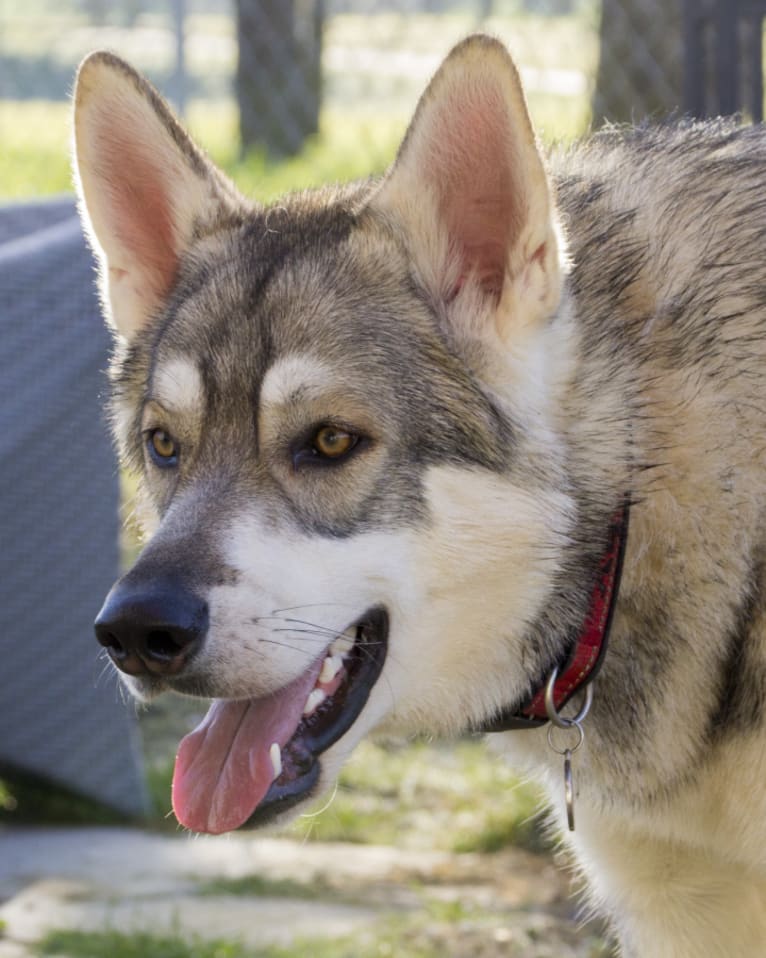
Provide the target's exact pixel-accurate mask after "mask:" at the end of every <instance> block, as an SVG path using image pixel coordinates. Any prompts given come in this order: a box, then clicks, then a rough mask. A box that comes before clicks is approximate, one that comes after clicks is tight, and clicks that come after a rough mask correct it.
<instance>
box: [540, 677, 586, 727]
mask: <svg viewBox="0 0 766 958" xmlns="http://www.w3.org/2000/svg"><path fill="white" fill-rule="evenodd" d="M558 676H559V670H558V666H554V667H553V671H552V672H551V674H550V675H549V676H548V681H547V683H546V685H545V712H546V714H547V716H548V718H549V720H550V721H551V722H553V724H554V725H555V726H556V727H557V728H572V727H573V726H577V727H578V728H579V727H580V723H581V722H583V721H584V720H585V716H586V715H587V714H588V712H590V707H591V705H592V704H593V685H592V684H591V685H587V686H586V687H585V701H584V702H583V704H582V708H581V709H580V711H579V712H578V713H577V715H575V716H574V718H567V717H566V716H565V715H562V714H561V713H560V712H559V711H558V709H557V708H556V704H555V702H554V701H553V693H554V689H555V685H556V679H557V678H558Z"/></svg>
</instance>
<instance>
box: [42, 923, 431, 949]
mask: <svg viewBox="0 0 766 958" xmlns="http://www.w3.org/2000/svg"><path fill="white" fill-rule="evenodd" d="M419 939H421V936H420V935H419V934H418V930H417V927H413V923H411V922H407V921H401V920H398V919H393V920H391V921H388V922H386V928H385V929H383V928H381V929H380V931H379V932H370V933H367V934H362V935H355V936H354V938H353V939H352V938H343V939H331V940H323V939H321V938H318V939H312V940H311V941H302V942H296V943H295V944H294V945H292V946H290V947H281V946H279V945H266V946H263V947H255V948H252V947H248V946H246V945H243V944H241V943H240V942H237V941H230V940H226V939H216V940H203V939H201V938H199V937H193V938H189V939H186V938H182V937H180V936H175V935H152V934H149V933H147V932H134V933H131V934H123V933H122V932H118V931H104V932H86V931H65V930H54V931H52V932H50V933H49V934H48V935H47V936H46V938H45V939H43V941H42V942H40V943H39V944H38V945H37V946H34V947H35V954H37V955H39V956H48V955H55V956H57V958H106V956H108V958H394V956H396V958H441V956H442V955H443V954H444V951H443V948H440V947H438V946H437V945H436V944H433V943H429V942H427V941H425V940H422V939H421V940H419Z"/></svg>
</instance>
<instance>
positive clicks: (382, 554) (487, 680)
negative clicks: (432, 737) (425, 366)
mask: <svg viewBox="0 0 766 958" xmlns="http://www.w3.org/2000/svg"><path fill="white" fill-rule="evenodd" d="M426 490H427V494H426V495H427V502H428V509H429V513H430V515H431V517H432V518H431V521H429V522H428V523H427V524H425V525H423V526H420V527H417V528H410V529H405V530H400V531H396V532H369V533H364V534H360V535H357V536H353V537H350V538H345V539H340V540H338V539H330V538H321V537H317V536H314V537H309V536H303V535H290V534H286V533H285V532H284V531H282V532H277V531H275V530H269V529H268V528H267V527H266V525H265V524H264V523H263V522H262V521H260V520H259V518H258V516H257V515H256V514H251V515H240V516H239V517H238V518H237V519H236V520H235V521H234V522H232V524H231V526H230V527H229V529H228V530H226V531H225V533H223V538H224V540H225V543H226V546H225V548H226V550H227V551H226V561H227V563H228V564H229V565H230V566H231V567H232V568H234V569H236V570H237V571H238V572H239V574H240V578H239V581H238V582H237V584H236V585H233V586H219V587H216V588H215V589H214V590H213V591H212V592H211V594H210V595H209V597H208V598H209V602H210V610H211V627H210V634H209V637H208V643H207V645H206V649H205V652H204V653H203V655H204V658H201V659H200V661H199V665H200V666H205V665H209V667H211V668H214V669H215V672H216V675H217V679H218V681H220V682H223V683H224V684H226V685H227V686H228V687H229V688H230V690H231V691H230V692H229V694H230V695H231V696H242V697H245V696H248V697H249V696H256V695H264V694H268V693H269V692H272V691H275V690H277V689H278V688H280V687H282V686H284V685H285V684H287V683H288V682H289V681H291V680H292V679H293V678H295V677H297V676H298V675H299V674H300V673H301V672H303V671H304V670H305V668H306V667H307V666H308V665H309V664H310V663H311V662H313V661H314V660H316V658H317V657H318V656H320V655H321V654H323V652H324V650H325V649H326V648H327V646H328V645H329V644H330V642H331V641H332V639H333V637H334V636H335V634H336V633H338V632H340V631H342V630H344V629H345V628H346V627H347V626H348V625H349V624H351V623H352V622H354V621H355V620H356V619H357V618H358V617H359V616H361V615H362V614H363V613H364V612H365V611H366V610H367V609H368V608H370V607H371V606H373V605H378V604H382V605H384V606H385V607H386V608H387V610H388V612H389V615H390V635H389V648H388V654H387V658H386V662H385V666H384V669H383V672H382V674H381V676H380V678H379V679H378V681H377V683H376V685H375V687H374V688H373V690H372V693H371V695H370V699H369V701H368V703H367V706H366V707H365V709H364V711H363V712H362V714H361V716H360V717H359V719H358V720H357V722H356V723H355V725H354V726H353V727H352V729H351V730H350V731H349V732H348V733H347V734H346V735H345V736H344V738H343V739H341V740H340V742H338V743H337V744H336V745H335V746H333V748H331V749H330V750H329V751H328V752H327V753H325V755H324V756H323V760H322V768H323V776H324V778H323V781H324V782H325V784H329V783H330V782H331V781H332V780H333V778H334V776H335V775H336V774H337V772H338V770H339V768H340V766H341V764H342V763H343V761H344V760H345V757H346V756H347V754H348V752H349V751H350V750H351V749H352V748H353V747H354V746H355V745H356V744H357V742H359V741H360V740H361V738H362V737H364V735H365V734H367V732H369V731H370V730H371V729H372V728H374V727H376V726H379V725H381V724H384V725H386V726H391V728H392V729H393V728H396V729H397V730H401V731H405V732H407V731H410V732H413V731H422V730H423V729H429V730H431V731H433V732H435V733H439V732H445V733H454V732H456V731H458V730H459V729H460V728H461V727H464V726H465V725H466V724H469V723H471V722H478V721H479V720H480V719H481V718H483V717H485V716H486V715H487V714H489V713H491V712H492V711H494V710H496V709H498V708H500V707H502V706H504V705H507V704H508V703H509V701H511V700H512V699H513V697H514V695H517V694H521V692H522V690H523V688H524V682H525V676H524V675H523V673H522V671H521V668H520V663H521V658H522V641H523V636H524V633H525V626H526V624H527V623H528V622H530V621H531V620H532V619H533V618H534V617H535V616H536V615H537V614H538V613H539V611H540V609H541V607H542V606H543V604H544V602H545V601H546V597H547V595H548V592H549V589H550V583H551V579H552V576H553V573H554V572H555V570H556V568H557V556H558V555H559V553H560V544H561V541H562V537H564V536H566V534H567V532H568V530H569V528H570V525H571V517H570V505H569V503H568V501H567V500H566V498H565V497H564V496H562V495H560V494H553V493H551V494H548V495H546V494H544V493H543V494H541V493H539V492H537V493H536V494H532V493H530V492H527V491H525V490H523V489H521V488H517V487H515V486H513V485H512V484H510V483H509V482H508V481H507V480H505V479H503V478H501V477H498V476H495V475H493V474H491V473H488V472H484V471H481V470H477V469H464V468H457V467H452V466H450V467H446V466H440V467H434V468H432V469H431V470H430V472H429V474H428V476H427V479H426ZM306 623H311V624H312V625H314V626H316V627H317V629H316V631H315V632H313V633H312V632H311V631H310V630H311V625H308V624H306Z"/></svg>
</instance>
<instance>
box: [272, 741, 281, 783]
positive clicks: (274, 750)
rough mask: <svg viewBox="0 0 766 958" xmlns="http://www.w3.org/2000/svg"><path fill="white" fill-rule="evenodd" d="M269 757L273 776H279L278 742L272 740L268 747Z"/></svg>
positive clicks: (279, 757) (279, 753)
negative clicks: (272, 742)
mask: <svg viewBox="0 0 766 958" xmlns="http://www.w3.org/2000/svg"><path fill="white" fill-rule="evenodd" d="M269 758H270V759H271V767H272V768H273V769H274V778H279V776H280V775H281V774H282V749H281V748H280V747H279V742H274V744H273V745H272V746H271V748H270V749H269Z"/></svg>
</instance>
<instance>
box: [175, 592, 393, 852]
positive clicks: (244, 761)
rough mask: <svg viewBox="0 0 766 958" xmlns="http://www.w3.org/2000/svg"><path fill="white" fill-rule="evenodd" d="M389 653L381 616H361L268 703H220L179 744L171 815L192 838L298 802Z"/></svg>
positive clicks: (376, 611) (263, 818)
mask: <svg viewBox="0 0 766 958" xmlns="http://www.w3.org/2000/svg"><path fill="white" fill-rule="evenodd" d="M387 648H388V614H387V612H386V611H385V609H383V608H381V607H375V608H372V609H370V610H368V611H367V612H366V613H365V614H364V615H363V616H362V617H361V618H360V619H358V620H357V621H356V622H355V623H354V624H353V625H352V626H351V627H349V628H348V629H347V630H346V631H345V632H344V633H342V634H340V635H338V636H337V638H336V639H335V640H334V641H333V643H332V644H331V645H330V646H329V648H328V649H327V650H326V651H325V652H324V653H323V654H322V656H320V658H319V659H317V660H316V661H315V662H314V663H313V664H312V665H311V667H310V668H309V669H308V670H307V671H306V672H305V673H304V674H303V675H301V676H299V677H298V678H297V679H295V680H294V681H293V682H291V683H290V684H289V685H287V686H285V687H284V688H283V689H280V691H278V692H276V693H274V694H273V695H270V696H267V697H265V698H262V699H251V700H248V701H229V700H225V699H218V700H216V701H215V702H213V704H212V705H211V707H210V710H209V711H208V714H207V715H206V716H205V718H204V719H203V721H202V723H201V724H200V725H199V727H198V728H196V729H195V730H194V731H193V732H191V733H190V734H189V735H187V736H186V738H185V739H184V740H183V741H182V742H181V745H180V747H179V750H178V756H177V758H176V767H175V771H174V775H173V810H174V811H175V814H176V817H177V818H178V820H179V822H181V824H182V825H185V826H186V827H187V828H190V829H192V830H193V831H198V832H210V833H213V834H218V833H220V832H227V831H232V830H233V829H235V828H239V827H241V826H242V825H246V824H251V825H261V824H264V823H265V822H267V821H269V820H270V819H272V818H274V817H276V816H277V815H279V814H281V813H282V812H283V811H286V810H287V809H289V808H290V807H291V806H293V805H295V804H297V803H298V802H300V801H303V800H304V799H305V798H306V797H307V796H308V795H309V794H310V793H311V791H312V789H313V788H314V787H315V785H316V783H317V781H318V779H319V756H320V755H321V754H322V753H323V752H324V751H325V750H326V749H328V748H329V747H330V746H331V745H332V744H333V743H334V742H337V741H338V739H339V738H341V736H343V735H344V734H345V733H346V732H347V731H348V730H349V728H351V726H352V725H353V724H354V722H355V721H356V719H357V718H358V717H359V714H360V712H361V711H362V709H363V708H364V706H365V703H366V702H367V699H368V697H369V694H370V692H371V690H372V688H373V686H374V685H375V682H376V681H377V679H378V677H379V676H380V672H381V670H382V668H383V663H384V661H385V657H386V651H387Z"/></svg>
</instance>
